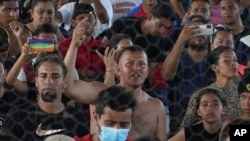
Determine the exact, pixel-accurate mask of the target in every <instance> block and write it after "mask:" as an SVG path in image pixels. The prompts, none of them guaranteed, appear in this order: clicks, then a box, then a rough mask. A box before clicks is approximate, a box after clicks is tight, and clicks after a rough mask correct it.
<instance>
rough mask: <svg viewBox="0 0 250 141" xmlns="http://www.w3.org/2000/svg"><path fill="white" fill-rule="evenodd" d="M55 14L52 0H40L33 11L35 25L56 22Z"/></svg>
mask: <svg viewBox="0 0 250 141" xmlns="http://www.w3.org/2000/svg"><path fill="white" fill-rule="evenodd" d="M54 15H55V9H54V5H53V3H52V2H39V3H38V4H37V5H36V6H35V7H34V8H33V9H32V13H31V16H32V18H33V23H34V25H35V26H38V25H40V24H43V23H54Z"/></svg>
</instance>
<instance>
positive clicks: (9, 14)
mask: <svg viewBox="0 0 250 141" xmlns="http://www.w3.org/2000/svg"><path fill="white" fill-rule="evenodd" d="M18 16H19V4H18V1H4V2H3V5H1V6H0V17H1V18H0V22H1V24H3V26H5V27H8V26H9V23H10V22H12V21H16V20H17V19H18Z"/></svg>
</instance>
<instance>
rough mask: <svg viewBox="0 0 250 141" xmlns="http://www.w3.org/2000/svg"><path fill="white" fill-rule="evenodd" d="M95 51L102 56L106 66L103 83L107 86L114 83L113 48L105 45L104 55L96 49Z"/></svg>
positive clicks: (114, 64)
mask: <svg viewBox="0 0 250 141" xmlns="http://www.w3.org/2000/svg"><path fill="white" fill-rule="evenodd" d="M96 53H97V54H98V55H99V56H100V57H101V58H102V60H103V62H104V64H105V67H106V72H105V78H104V84H106V85H107V86H112V85H115V66H116V63H115V60H114V57H115V50H114V49H113V48H112V49H111V48H110V47H107V48H106V50H105V54H104V55H102V54H101V53H100V52H99V51H98V50H97V51H96Z"/></svg>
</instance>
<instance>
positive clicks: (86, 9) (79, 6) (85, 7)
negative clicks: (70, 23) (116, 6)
mask: <svg viewBox="0 0 250 141" xmlns="http://www.w3.org/2000/svg"><path fill="white" fill-rule="evenodd" d="M81 14H90V15H95V10H94V8H93V6H92V5H91V4H89V3H76V4H75V7H74V10H73V16H72V19H75V18H76V17H77V16H78V15H81Z"/></svg>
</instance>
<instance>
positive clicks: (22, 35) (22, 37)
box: [9, 21, 32, 48]
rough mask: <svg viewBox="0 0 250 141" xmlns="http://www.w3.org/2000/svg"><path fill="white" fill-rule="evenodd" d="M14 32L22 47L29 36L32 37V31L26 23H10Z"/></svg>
mask: <svg viewBox="0 0 250 141" xmlns="http://www.w3.org/2000/svg"><path fill="white" fill-rule="evenodd" d="M9 26H10V28H11V30H12V32H13V33H14V35H15V36H16V38H17V41H18V45H19V47H20V48H21V47H22V46H23V44H24V43H25V42H26V41H27V38H28V37H31V36H32V35H31V32H30V31H28V30H27V29H25V28H24V25H23V24H22V23H20V22H18V21H13V22H11V23H10V24H9Z"/></svg>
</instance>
